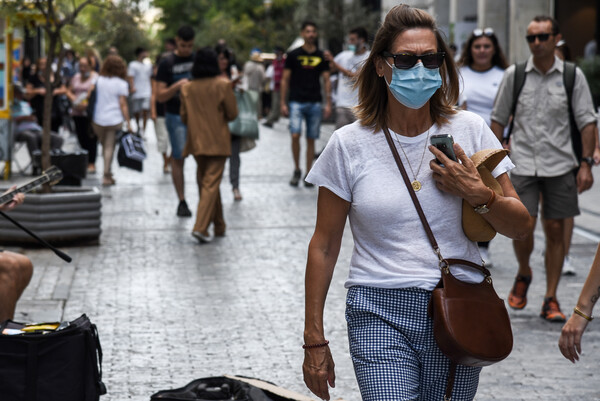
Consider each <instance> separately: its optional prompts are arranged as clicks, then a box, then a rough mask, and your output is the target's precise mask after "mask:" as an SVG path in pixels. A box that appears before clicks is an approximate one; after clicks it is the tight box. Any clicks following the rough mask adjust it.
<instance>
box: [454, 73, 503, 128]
mask: <svg viewBox="0 0 600 401" xmlns="http://www.w3.org/2000/svg"><path fill="white" fill-rule="evenodd" d="M459 72H460V75H461V76H462V78H461V79H460V87H461V92H460V93H461V96H460V99H459V104H461V105H462V104H463V103H464V102H467V110H469V111H472V112H473V113H476V114H479V115H480V116H481V117H482V118H483V119H484V120H485V122H486V123H487V125H488V126H489V125H490V120H491V118H490V117H491V115H492V108H493V106H494V99H495V98H496V92H498V88H499V86H500V82H501V81H502V77H503V76H504V70H503V69H502V68H500V67H498V66H494V67H492V68H491V69H489V70H487V71H484V72H479V71H475V70H473V69H471V67H461V68H460V70H459Z"/></svg>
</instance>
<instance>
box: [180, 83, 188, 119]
mask: <svg viewBox="0 0 600 401" xmlns="http://www.w3.org/2000/svg"><path fill="white" fill-rule="evenodd" d="M179 117H180V118H181V122H182V123H183V124H184V125H187V119H188V118H187V117H188V113H187V93H186V91H182V92H181V105H180V106H179Z"/></svg>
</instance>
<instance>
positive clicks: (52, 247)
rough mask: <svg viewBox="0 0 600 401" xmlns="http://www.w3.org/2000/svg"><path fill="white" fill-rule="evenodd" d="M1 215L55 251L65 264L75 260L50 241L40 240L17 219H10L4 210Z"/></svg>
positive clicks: (0, 211) (0, 212)
mask: <svg viewBox="0 0 600 401" xmlns="http://www.w3.org/2000/svg"><path fill="white" fill-rule="evenodd" d="M0 215H1V216H3V217H4V218H5V219H6V220H8V221H10V222H11V223H13V224H14V225H15V226H17V227H19V228H20V229H21V230H23V231H25V232H26V233H27V234H29V235H31V236H32V237H33V238H35V239H36V240H37V241H38V242H39V243H40V244H42V245H44V246H45V247H46V248H49V249H51V250H52V251H54V253H55V254H56V255H57V256H58V257H59V258H61V259H62V260H64V261H65V262H67V263H71V261H72V260H73V259H72V258H71V257H70V256H69V255H67V254H66V253H64V252H63V251H61V250H58V249H56V248H55V247H54V246H52V245H50V244H49V243H48V241H46V240H45V239H43V238H40V237H39V236H38V235H37V234H36V233H34V232H33V231H31V230H30V229H28V228H27V227H25V226H23V225H22V224H21V223H19V222H18V221H16V220H15V219H13V218H12V217H10V216H9V215H7V214H6V213H4V212H3V211H2V210H0Z"/></svg>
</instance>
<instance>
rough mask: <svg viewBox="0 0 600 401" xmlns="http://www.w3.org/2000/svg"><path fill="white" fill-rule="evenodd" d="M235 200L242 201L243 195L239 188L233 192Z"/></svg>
mask: <svg viewBox="0 0 600 401" xmlns="http://www.w3.org/2000/svg"><path fill="white" fill-rule="evenodd" d="M233 200H234V201H236V202H239V201H241V200H242V193H241V192H240V190H239V189H237V188H234V190H233Z"/></svg>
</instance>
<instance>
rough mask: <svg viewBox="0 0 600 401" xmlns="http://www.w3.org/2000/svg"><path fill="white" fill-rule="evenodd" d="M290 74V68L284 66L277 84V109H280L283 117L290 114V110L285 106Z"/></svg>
mask: <svg viewBox="0 0 600 401" xmlns="http://www.w3.org/2000/svg"><path fill="white" fill-rule="evenodd" d="M291 75H292V70H290V69H288V68H286V69H284V70H283V74H282V75H281V83H280V86H279V93H280V95H281V96H280V100H279V103H280V107H279V109H280V110H281V114H282V115H283V116H284V117H288V116H289V115H290V111H289V109H288V106H287V94H288V90H289V87H290V76H291Z"/></svg>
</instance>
